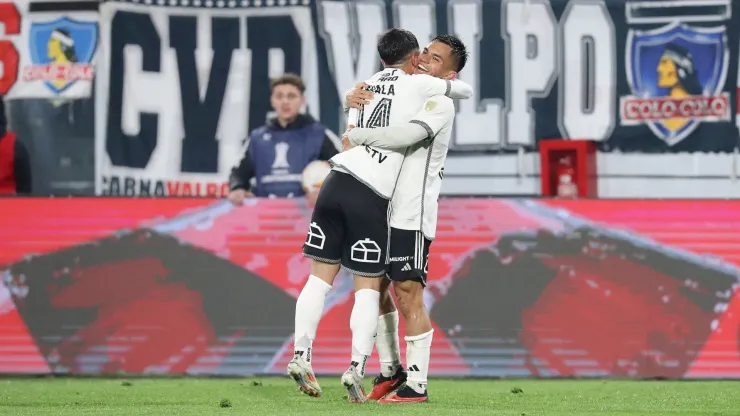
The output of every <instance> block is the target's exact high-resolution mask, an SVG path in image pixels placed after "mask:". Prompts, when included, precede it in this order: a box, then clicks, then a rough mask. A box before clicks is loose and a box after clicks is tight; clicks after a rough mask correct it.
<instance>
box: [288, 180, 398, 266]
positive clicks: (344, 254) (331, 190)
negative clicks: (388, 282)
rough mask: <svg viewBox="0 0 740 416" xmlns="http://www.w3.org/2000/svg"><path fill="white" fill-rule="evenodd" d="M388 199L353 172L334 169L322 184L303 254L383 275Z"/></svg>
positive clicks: (386, 245)
mask: <svg viewBox="0 0 740 416" xmlns="http://www.w3.org/2000/svg"><path fill="white" fill-rule="evenodd" d="M387 252H388V201H387V200H386V199H384V198H383V197H381V196H379V195H378V194H376V193H375V192H374V191H373V190H372V189H370V188H369V187H368V186H366V185H365V184H363V183H362V182H360V181H358V180H357V179H355V178H354V177H353V176H352V175H350V174H347V173H342V172H337V171H334V170H332V171H331V172H330V173H329V175H328V176H327V177H326V179H325V180H324V183H323V185H321V190H320V191H319V196H318V198H317V199H316V206H315V207H314V210H313V215H312V216H311V223H310V225H309V229H308V235H307V236H306V242H305V243H303V255H304V256H306V257H309V258H312V259H314V260H318V261H321V262H324V263H331V264H337V263H341V265H342V266H343V267H344V268H345V269H347V270H349V271H350V272H352V273H354V274H356V275H359V276H368V277H375V276H384V275H385V274H386V263H387Z"/></svg>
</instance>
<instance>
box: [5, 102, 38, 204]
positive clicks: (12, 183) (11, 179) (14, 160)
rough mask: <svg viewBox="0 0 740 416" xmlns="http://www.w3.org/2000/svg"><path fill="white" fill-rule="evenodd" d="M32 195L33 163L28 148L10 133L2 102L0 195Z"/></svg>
mask: <svg viewBox="0 0 740 416" xmlns="http://www.w3.org/2000/svg"><path fill="white" fill-rule="evenodd" d="M30 193H31V161H30V158H29V156H28V150H26V146H24V145H23V143H21V141H20V140H17V139H16V137H15V133H13V132H10V131H8V121H7V119H6V118H5V104H4V103H3V100H0V195H15V194H30Z"/></svg>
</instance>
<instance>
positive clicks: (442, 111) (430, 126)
mask: <svg viewBox="0 0 740 416" xmlns="http://www.w3.org/2000/svg"><path fill="white" fill-rule="evenodd" d="M454 118H455V104H454V103H453V102H452V100H450V99H449V98H447V97H444V96H434V97H431V98H429V99H427V100H426V101H425V102H424V106H423V107H422V109H421V110H420V111H419V112H418V113H416V115H415V116H414V117H413V118H412V119H411V121H409V123H413V124H418V125H420V126H421V127H423V128H424V130H426V132H427V137H428V138H429V139H432V138H434V137H435V136H436V135H437V134H438V133H439V131H440V130H442V128H444V127H445V126H447V125H448V124H451V123H452V120H453V119H454Z"/></svg>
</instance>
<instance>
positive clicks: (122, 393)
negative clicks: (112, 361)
mask: <svg viewBox="0 0 740 416" xmlns="http://www.w3.org/2000/svg"><path fill="white" fill-rule="evenodd" d="M319 380H320V382H321V383H322V387H323V389H324V396H323V397H321V398H318V399H313V398H310V397H307V396H304V395H301V394H300V393H299V392H298V391H297V390H296V389H295V384H294V383H293V381H292V380H290V379H288V378H270V377H267V378H249V379H201V378H176V379H139V378H134V379H130V380H123V379H75V378H38V379H30V378H6V379H0V415H8V416H11V415H12V416H16V415H17V416H23V415H34V416H38V415H74V416H84V415H105V416H114V415H178V416H184V415H199V416H200V415H254V416H267V415H352V416H353V415H426V416H436V415H466V416H468V415H510V416H535V415H543V416H580V415H606V416H616V415H630V416H632V415H640V416H642V415H687V416H689V415H690V416H703V415H727V416H730V415H733V416H737V415H740V382H737V381H684V382H681V381H602V380H589V381H573V380H442V379H432V380H430V384H429V389H430V402H429V403H426V404H423V403H422V404H404V405H379V404H377V403H367V404H362V405H351V404H349V403H347V402H346V399H345V398H344V394H345V391H344V389H343V387H342V386H341V385H340V383H339V378H338V377H330V378H327V377H324V378H320V379H319ZM366 385H367V386H368V387H369V386H370V380H366Z"/></svg>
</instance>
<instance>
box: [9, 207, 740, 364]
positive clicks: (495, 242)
mask: <svg viewBox="0 0 740 416" xmlns="http://www.w3.org/2000/svg"><path fill="white" fill-rule="evenodd" d="M2 206H3V213H4V215H3V216H0V233H2V235H3V236H4V237H5V238H2V239H0V276H2V284H0V373H59V374H117V373H121V372H125V373H142V374H169V373H186V374H217V375H246V374H283V373H284V371H285V367H286V365H287V362H288V360H289V359H290V358H291V355H292V349H291V346H292V331H293V314H294V310H295V309H294V308H295V299H296V297H297V296H298V293H299V291H300V290H301V288H302V287H303V285H304V283H305V280H306V278H307V276H308V274H309V270H310V261H309V260H307V259H305V258H303V256H302V255H301V250H300V247H301V244H302V242H303V240H304V238H305V232H306V230H307V229H308V222H309V216H310V210H309V209H307V207H306V206H305V205H304V204H303V203H302V202H301V201H294V200H276V199H264V200H251V201H250V203H249V204H247V205H245V206H243V207H239V208H234V207H232V206H231V205H230V204H228V203H225V202H224V201H222V200H211V199H201V198H167V199H124V198H110V199H109V198H90V199H85V198H79V199H61V200H59V199H58V200H54V201H51V202H50V201H49V200H44V199H5V200H3V201H2ZM439 218H440V220H439V227H438V238H437V240H435V242H434V244H433V245H432V250H431V254H430V256H429V270H430V277H429V286H428V290H427V291H426V293H427V296H426V305H427V308H428V309H429V310H430V314H431V317H432V320H433V325H434V328H435V339H434V345H433V347H432V348H433V352H432V362H431V369H430V371H431V374H432V375H433V376H443V375H450V376H458V375H459V376H490V377H498V376H501V377H503V376H507V377H509V376H523V377H528V376H536V377H561V376H578V377H667V378H740V341H739V340H740V332H739V331H740V285H739V284H738V279H739V278H740V275H739V274H738V271H739V269H738V265H739V264H740V236H738V233H737V232H736V230H737V229H739V228H740V201H644V200H629V201H627V200H621V201H615V200H609V201H607V200H581V201H545V200H529V199H455V198H448V199H443V200H441V202H440V211H439ZM352 287H353V285H352V281H351V277H350V276H348V275H344V274H342V275H341V276H340V278H339V279H338V281H337V283H336V284H335V285H334V288H333V290H332V291H331V292H330V294H329V296H328V298H327V306H326V309H325V315H324V318H323V320H322V323H321V326H320V328H319V332H318V335H317V339H316V342H315V344H314V358H313V366H314V369H315V370H316V371H318V372H320V373H341V372H343V371H344V370H345V369H346V365H347V360H348V357H349V353H350V351H351V334H350V330H349V316H350V311H351V308H352V303H353V300H352V299H353V297H352ZM403 328H404V322H403V320H402V321H401V335H402V336H403V334H404V330H403ZM369 365H370V371H372V372H374V371H377V370H378V362H377V358H375V357H372V358H371V360H370V363H369Z"/></svg>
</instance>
